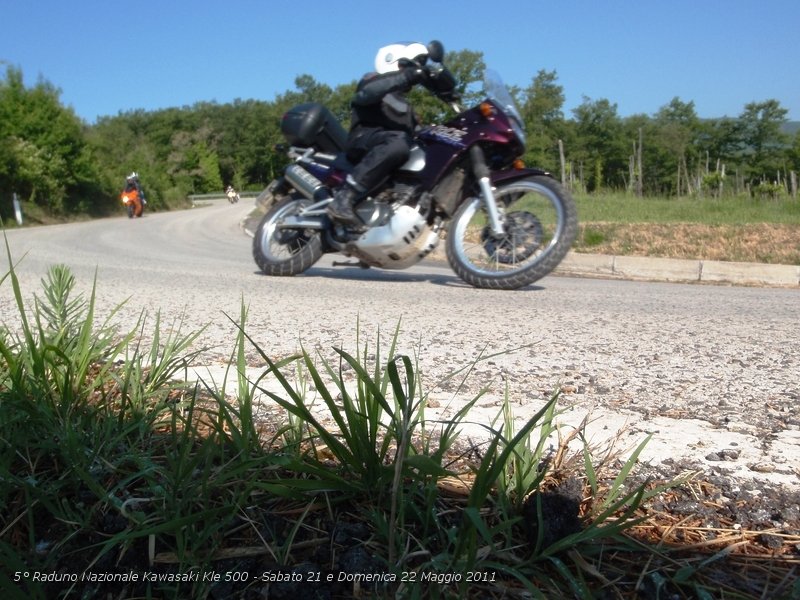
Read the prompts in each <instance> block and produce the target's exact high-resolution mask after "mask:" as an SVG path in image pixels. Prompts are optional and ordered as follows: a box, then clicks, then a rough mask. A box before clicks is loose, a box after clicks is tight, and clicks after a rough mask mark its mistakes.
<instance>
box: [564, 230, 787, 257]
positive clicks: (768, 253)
mask: <svg viewBox="0 0 800 600" xmlns="http://www.w3.org/2000/svg"><path fill="white" fill-rule="evenodd" d="M573 249H574V250H575V251H576V252H587V253H593V254H610V255H614V256H621V255H634V256H658V257H665V258H687V259H698V260H701V259H702V260H724V261H734V262H753V263H768V264H784V265H797V264H800V225H783V224H772V223H755V224H747V225H703V224H697V223H600V222H590V223H581V224H580V233H579V236H578V239H577V241H576V242H575V245H574V246H573Z"/></svg>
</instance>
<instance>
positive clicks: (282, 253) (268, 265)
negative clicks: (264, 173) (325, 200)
mask: <svg viewBox="0 0 800 600" xmlns="http://www.w3.org/2000/svg"><path fill="white" fill-rule="evenodd" d="M310 204H311V202H310V201H309V200H306V199H305V198H291V197H290V198H286V199H285V200H282V201H281V202H278V203H277V204H275V205H273V206H272V207H271V208H270V209H269V210H268V211H267V213H266V214H265V215H264V217H263V218H262V219H261V223H259V224H258V228H257V229H256V234H255V236H254V237H253V258H254V259H255V261H256V264H257V265H258V267H259V268H260V269H261V270H262V271H263V272H264V273H265V274H267V275H276V276H291V275H297V274H298V273H302V272H303V271H305V270H307V269H309V268H310V267H311V266H312V265H313V264H314V263H316V262H317V261H318V260H319V259H320V257H321V256H322V240H321V238H320V234H319V231H316V230H313V229H282V228H281V227H280V224H281V223H282V222H283V220H284V219H285V218H286V217H288V216H290V215H296V214H298V213H300V211H301V210H303V208H304V207H306V206H309V205H310Z"/></svg>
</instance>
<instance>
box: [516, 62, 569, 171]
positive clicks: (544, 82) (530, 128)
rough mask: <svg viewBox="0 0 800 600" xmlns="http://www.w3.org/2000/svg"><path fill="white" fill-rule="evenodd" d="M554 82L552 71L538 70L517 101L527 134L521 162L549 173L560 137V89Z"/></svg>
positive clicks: (557, 160) (561, 94) (561, 106)
mask: <svg viewBox="0 0 800 600" xmlns="http://www.w3.org/2000/svg"><path fill="white" fill-rule="evenodd" d="M557 80H558V75H557V74H556V72H555V71H545V70H540V71H539V73H538V74H537V75H536V77H534V78H533V81H532V82H531V84H530V85H529V86H528V87H527V88H526V89H525V90H524V91H523V92H522V94H521V101H520V112H521V113H522V119H523V121H524V123H525V131H526V133H527V151H526V153H525V161H526V162H528V163H531V164H534V165H538V166H541V167H544V168H547V169H550V170H555V168H556V167H557V166H558V163H559V155H558V140H559V139H563V137H564V113H563V106H564V88H563V87H562V86H560V85H558V84H557V83H556V82H557Z"/></svg>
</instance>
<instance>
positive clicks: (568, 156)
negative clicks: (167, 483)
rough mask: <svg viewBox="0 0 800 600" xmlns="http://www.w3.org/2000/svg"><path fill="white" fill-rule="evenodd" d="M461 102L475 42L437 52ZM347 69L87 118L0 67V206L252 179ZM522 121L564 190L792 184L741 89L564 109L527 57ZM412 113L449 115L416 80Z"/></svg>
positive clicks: (472, 88) (175, 200)
mask: <svg viewBox="0 0 800 600" xmlns="http://www.w3.org/2000/svg"><path fill="white" fill-rule="evenodd" d="M447 63H448V65H449V66H450V68H451V70H453V72H454V73H455V74H456V76H457V78H458V81H460V82H461V83H460V89H461V92H462V94H463V96H464V104H467V105H469V104H471V103H474V102H475V101H476V100H478V99H480V98H481V97H482V84H481V81H482V74H483V70H484V62H483V55H482V54H481V53H480V52H473V51H469V50H462V51H458V52H450V53H448V56H447ZM355 85H356V83H355V81H352V82H350V83H343V84H341V85H338V86H336V87H335V88H331V87H330V86H328V85H325V84H321V83H319V82H317V81H316V80H315V79H314V78H313V77H311V76H309V75H300V76H298V77H297V78H296V80H295V86H296V88H295V89H294V90H289V91H286V92H285V93H282V94H279V95H277V96H276V97H275V98H274V99H273V100H269V101H268V100H235V101H234V102H232V103H227V104H218V103H216V102H200V103H197V104H194V105H192V106H184V107H176V108H166V109H162V110H156V111H144V110H132V111H128V112H121V113H119V114H117V115H115V116H106V117H102V118H99V119H98V120H97V122H96V123H94V124H88V123H86V122H84V121H82V120H81V119H80V118H78V117H77V116H76V114H75V113H74V111H73V110H72V108H70V107H65V106H63V105H62V103H61V101H60V90H59V89H58V88H57V87H55V86H54V85H53V84H51V83H50V82H48V81H47V80H45V79H42V78H40V80H39V81H38V82H37V83H36V84H35V85H32V86H30V87H26V86H25V85H24V81H23V73H22V70H21V69H20V68H18V67H7V68H6V72H5V76H4V78H3V79H2V80H0V216H2V217H3V218H8V217H9V215H10V214H12V213H11V201H10V199H11V196H12V194H13V193H16V194H17V195H18V197H19V198H20V199H21V200H22V201H23V202H28V203H33V204H36V205H38V206H40V207H41V208H42V209H43V210H45V211H47V212H50V213H53V214H60V215H68V214H72V213H89V214H107V213H108V212H110V211H114V210H117V209H118V208H119V207H118V206H117V204H118V199H117V198H118V194H119V191H120V189H121V187H122V184H123V182H124V177H125V175H126V174H127V173H129V172H131V171H136V172H138V173H139V174H140V177H141V181H142V183H143V185H144V187H145V190H146V192H147V195H148V202H149V205H150V208H151V209H156V210H157V209H160V208H168V207H175V206H178V205H180V204H182V203H184V202H185V201H186V198H187V196H188V195H189V194H201V193H209V192H217V191H221V190H222V189H223V188H224V187H225V186H227V185H233V186H234V187H236V188H237V189H239V190H259V189H262V188H263V187H265V186H266V185H267V184H268V183H269V182H270V181H271V180H272V179H273V178H274V177H275V176H276V174H278V173H280V171H281V169H282V168H283V166H284V165H285V160H286V159H285V157H284V155H283V154H282V153H280V152H276V151H275V149H274V148H275V145H276V144H279V143H281V142H282V141H283V138H282V136H281V134H280V129H279V126H280V119H281V116H282V115H283V114H284V112H286V110H287V109H288V108H289V107H291V106H292V105H294V104H297V103H300V102H307V101H312V100H313V101H318V102H323V103H325V104H326V105H327V106H328V107H329V108H330V109H331V110H332V111H333V112H334V114H336V115H337V116H338V117H339V118H340V119H341V120H342V122H343V123H344V125H345V126H347V124H348V121H349V108H348V105H349V102H350V98H351V97H352V95H353V93H354V90H355ZM512 93H513V94H514V96H515V98H516V100H517V103H518V105H519V107H520V110H521V113H522V115H523V118H524V120H525V124H526V129H527V132H528V142H527V143H528V145H527V150H526V155H525V157H524V159H525V162H526V163H527V164H529V165H531V166H534V165H535V166H539V167H543V168H545V169H548V170H550V171H551V172H553V173H554V175H555V176H556V177H559V178H561V179H562V180H563V181H564V182H565V183H566V184H567V185H569V186H570V187H571V188H572V189H573V190H574V191H577V192H597V191H601V190H609V189H612V190H627V191H629V192H630V193H633V194H638V195H642V196H647V195H658V196H686V195H696V196H720V195H724V194H752V195H760V196H782V195H790V196H792V197H795V198H796V197H797V176H796V173H797V172H800V131H797V130H796V131H794V132H793V133H791V134H790V133H788V132H787V114H788V111H787V110H786V109H785V108H783V107H782V106H781V104H780V102H779V101H778V100H775V99H768V100H764V101H760V102H752V103H749V104H747V105H745V106H744V107H743V110H742V112H741V114H740V115H738V116H736V117H732V118H729V117H725V118H716V119H701V118H700V117H699V116H698V115H697V113H696V111H695V106H694V103H693V102H692V101H684V100H682V99H680V98H677V97H676V98H673V99H672V100H670V101H669V102H668V103H666V104H665V105H664V106H663V107H662V108H661V109H659V110H658V112H656V113H655V114H652V115H645V114H639V115H632V116H628V117H621V116H620V115H619V114H618V113H617V105H616V104H614V103H613V102H611V101H610V100H608V99H599V100H596V99H591V98H587V97H584V98H583V101H582V103H581V104H580V105H579V106H578V107H576V108H574V109H572V110H571V111H569V113H570V114H567V112H566V111H565V107H564V90H563V87H562V86H561V85H559V83H558V75H557V72H556V71H547V70H540V71H539V72H538V73H537V74H536V75H535V76H533V77H532V79H531V82H530V84H529V85H528V86H527V87H524V88H521V87H520V88H514V89H512ZM412 94H413V102H414V105H415V107H416V109H417V112H418V114H419V116H420V119H421V121H422V122H423V123H433V122H440V121H441V120H443V119H446V118H448V117H449V116H452V112H449V111H450V110H451V109H449V108H448V107H446V106H445V105H444V104H442V103H441V102H439V101H438V100H436V99H435V98H433V97H432V96H431V95H430V94H429V93H428V92H426V91H425V90H424V89H416V90H414V91H413V92H412Z"/></svg>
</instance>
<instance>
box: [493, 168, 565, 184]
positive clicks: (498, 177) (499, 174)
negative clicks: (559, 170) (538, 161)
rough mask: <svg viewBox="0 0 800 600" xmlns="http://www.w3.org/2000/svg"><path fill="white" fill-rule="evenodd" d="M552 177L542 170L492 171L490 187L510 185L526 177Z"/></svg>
mask: <svg viewBox="0 0 800 600" xmlns="http://www.w3.org/2000/svg"><path fill="white" fill-rule="evenodd" d="M542 175H544V176H545V177H552V176H553V175H552V174H551V173H550V172H549V171H544V170H542V169H506V170H504V171H492V173H491V178H492V185H498V184H501V183H510V182H512V181H517V180H519V179H527V178H528V177H541V176H542Z"/></svg>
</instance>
